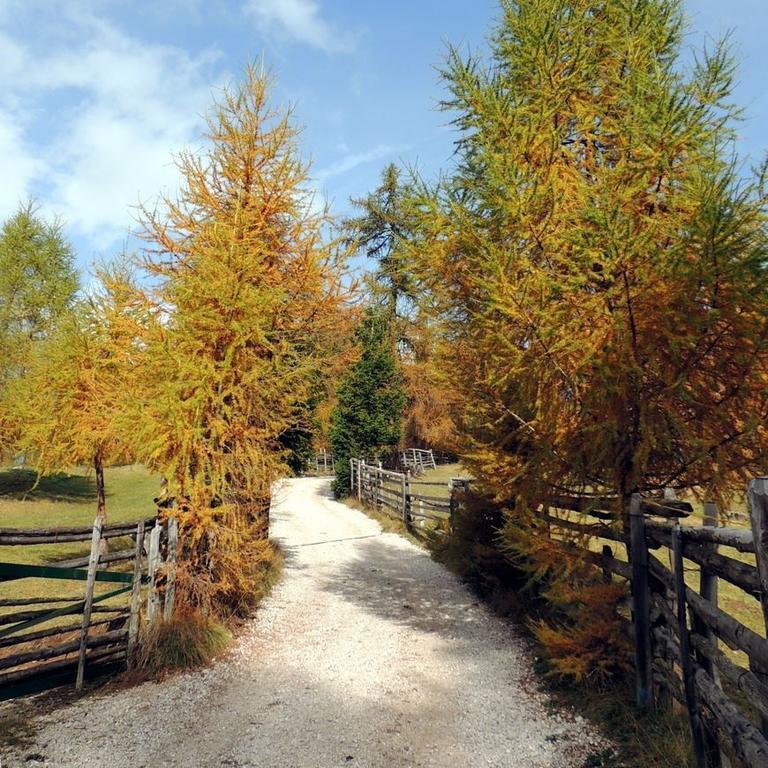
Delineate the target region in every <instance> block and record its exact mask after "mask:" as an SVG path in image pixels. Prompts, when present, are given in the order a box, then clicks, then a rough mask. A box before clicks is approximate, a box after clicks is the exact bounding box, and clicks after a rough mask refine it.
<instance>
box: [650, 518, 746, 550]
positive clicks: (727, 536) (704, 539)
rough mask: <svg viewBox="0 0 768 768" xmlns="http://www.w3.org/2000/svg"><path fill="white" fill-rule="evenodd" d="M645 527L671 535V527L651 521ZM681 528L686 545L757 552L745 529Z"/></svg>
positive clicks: (682, 526) (686, 526)
mask: <svg viewBox="0 0 768 768" xmlns="http://www.w3.org/2000/svg"><path fill="white" fill-rule="evenodd" d="M645 525H646V529H647V530H649V531H653V532H656V531H658V532H661V533H663V534H667V535H669V530H670V528H669V525H666V524H661V523H654V522H652V521H650V520H647V521H646V523H645ZM680 527H681V529H682V531H683V539H684V540H685V542H686V543H688V542H696V543H701V544H720V545H722V546H725V547H733V548H734V549H736V550H738V551H739V552H754V551H755V545H754V541H753V538H752V532H751V531H746V530H744V529H743V528H703V527H698V526H689V525H681V526H680Z"/></svg>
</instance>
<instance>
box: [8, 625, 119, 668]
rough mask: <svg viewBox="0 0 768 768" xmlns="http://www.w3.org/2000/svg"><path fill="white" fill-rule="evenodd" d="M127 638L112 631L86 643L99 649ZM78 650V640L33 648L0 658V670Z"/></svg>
mask: <svg viewBox="0 0 768 768" xmlns="http://www.w3.org/2000/svg"><path fill="white" fill-rule="evenodd" d="M127 636H128V633H127V631H126V630H124V629H118V630H114V631H112V632H104V633H103V634H101V635H94V636H93V637H89V638H88V641H87V647H88V648H101V647H102V646H105V645H113V644H115V643H119V642H122V641H123V640H125V638H126V637H127ZM79 649H80V639H79V638H76V639H74V640H70V641H68V642H66V643H59V644H58V645H49V646H46V647H44V648H35V649H34V650H31V651H25V652H24V653H16V654H13V655H11V656H3V657H1V658H0V669H11V668H12V667H19V666H21V665H22V664H29V663H31V662H33V661H46V660H48V659H55V658H56V657H57V656H66V655H67V654H68V653H74V652H75V651H77V650H79Z"/></svg>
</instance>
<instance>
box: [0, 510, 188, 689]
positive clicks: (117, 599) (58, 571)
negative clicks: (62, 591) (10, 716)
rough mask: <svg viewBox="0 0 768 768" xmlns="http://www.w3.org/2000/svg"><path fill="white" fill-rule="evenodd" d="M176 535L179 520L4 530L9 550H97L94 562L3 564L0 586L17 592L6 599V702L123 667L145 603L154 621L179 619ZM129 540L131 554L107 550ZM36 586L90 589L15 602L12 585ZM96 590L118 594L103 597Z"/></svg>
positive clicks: (1, 635)
mask: <svg viewBox="0 0 768 768" xmlns="http://www.w3.org/2000/svg"><path fill="white" fill-rule="evenodd" d="M177 536H178V534H177V523H176V520H175V519H174V518H169V519H168V520H166V521H160V520H159V519H158V518H150V519H148V520H144V521H141V522H139V523H118V524H114V525H106V524H104V522H103V520H102V518H100V517H97V518H96V520H95V522H94V524H93V526H92V527H80V528H49V529H44V530H41V529H37V530H32V529H27V528H0V546H2V547H8V546H12V547H14V548H15V547H34V546H36V545H40V544H60V543H68V544H69V543H72V542H83V543H85V542H89V541H90V544H91V546H90V554H89V555H88V556H85V557H78V558H75V559H70V560H66V561H60V562H57V563H54V564H48V565H40V564H33V563H16V562H14V563H10V562H0V583H3V584H10V585H11V589H8V588H5V589H3V592H2V594H3V595H4V596H3V597H2V598H0V700H3V699H9V698H15V697H17V696H21V695H25V694H28V693H33V692H36V691H40V690H45V689H48V688H53V687H57V686H59V685H66V684H67V683H71V682H74V684H75V685H76V687H77V688H81V687H82V685H83V682H84V680H85V678H86V676H95V675H98V674H103V673H106V672H108V671H111V670H114V669H117V668H119V667H120V666H121V665H124V664H125V662H126V659H127V658H128V654H129V653H130V652H131V650H132V648H133V646H134V644H135V643H136V640H137V637H138V632H139V625H140V620H141V615H142V603H143V602H144V601H146V609H145V611H144V613H145V615H146V617H147V619H148V620H149V621H154V620H156V619H157V618H159V617H160V616H161V615H164V616H166V617H168V616H170V615H171V613H172V612H173V605H174V599H175V579H176V549H177ZM124 538H125V539H129V540H130V543H131V546H130V547H128V548H126V549H123V550H118V551H115V552H108V551H107V546H106V543H107V542H108V541H109V540H111V539H117V540H120V539H124ZM33 551H34V550H33ZM0 557H2V555H1V554H0ZM120 568H124V570H118V569H120ZM29 579H35V580H41V579H45V580H46V584H45V588H46V589H48V588H49V586H48V580H54V581H56V582H57V583H58V582H59V581H65V582H76V583H82V582H85V584H84V589H83V591H82V592H81V593H80V594H76V595H67V596H60V595H54V594H35V595H32V596H24V591H25V590H17V594H16V596H14V593H13V589H12V585H14V583H16V584H21V583H24V584H29V582H28V581H27V580H29ZM97 584H98V585H101V584H109V585H110V586H111V588H110V589H108V590H107V591H105V592H98V593H97ZM143 586H144V587H146V589H144V590H143V589H142V587H143ZM42 591H43V590H40V592H42ZM5 595H10V596H9V597H5ZM121 598H123V599H122V600H121ZM126 599H127V602H126ZM69 617H72V618H73V619H74V621H72V622H69V621H67V618H69ZM78 619H79V620H78Z"/></svg>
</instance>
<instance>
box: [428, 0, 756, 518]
mask: <svg viewBox="0 0 768 768" xmlns="http://www.w3.org/2000/svg"><path fill="white" fill-rule="evenodd" d="M502 12H503V14H502V19H501V21H500V22H499V24H498V25H497V27H496V29H495V30H494V33H493V37H492V44H493V47H492V58H491V61H490V64H489V65H488V66H484V65H483V63H482V62H481V61H480V60H479V59H477V58H469V59H466V60H465V59H464V58H462V57H461V56H460V55H459V54H458V53H457V52H456V51H452V52H451V54H450V57H449V60H448V64H447V67H446V70H445V79H446V82H447V84H448V87H449V89H450V91H451V97H450V99H449V100H448V101H447V102H446V103H445V108H446V109H448V110H451V111H453V112H454V113H455V115H456V118H455V121H454V122H455V125H456V127H457V128H458V130H459V132H460V139H459V144H458V148H459V155H458V158H459V160H458V164H457V167H456V170H455V173H454V176H453V178H452V179H451V181H450V183H448V184H446V185H445V186H444V187H443V189H442V191H441V193H440V195H438V196H436V197H432V198H431V199H430V198H429V197H426V198H425V199H423V200H422V203H423V216H422V221H423V227H422V230H423V231H425V233H426V230H427V229H431V231H430V232H429V233H426V234H425V237H424V238H422V240H420V241H419V242H418V243H417V247H415V248H414V249H413V255H414V259H415V260H418V261H419V263H420V272H421V274H422V276H423V277H424V278H425V279H428V280H429V281H430V284H431V287H432V290H433V296H434V297H436V299H437V300H438V302H441V303H442V309H443V311H442V317H443V319H444V320H445V321H446V322H447V323H448V324H449V327H450V338H451V341H452V344H451V345H450V347H449V348H450V354H449V355H448V357H447V359H446V366H445V367H446V369H447V370H449V371H450V372H451V375H452V376H454V377H455V380H456V382H457V384H458V386H459V387H460V389H461V393H462V399H463V401H464V408H463V414H462V415H463V426H464V443H465V446H466V448H467V450H468V452H469V453H470V454H471V455H472V465H473V470H474V471H475V473H476V474H477V476H478V477H481V478H483V479H485V481H486V482H487V483H488V484H489V485H490V486H491V487H492V488H493V489H495V490H496V491H498V492H499V493H500V494H509V493H511V494H512V495H513V496H516V497H517V499H518V510H521V509H523V508H525V507H526V506H535V505H536V503H537V502H538V501H540V500H541V498H542V497H543V496H544V495H546V494H547V493H550V492H552V491H553V490H563V489H569V490H578V489H580V488H584V487H585V486H590V487H591V488H593V489H601V490H603V491H607V492H609V493H610V492H614V493H616V494H617V495H618V496H619V497H620V499H621V500H622V502H623V503H624V505H625V506H626V504H627V502H628V499H629V496H630V495H631V493H632V492H634V491H644V492H648V491H658V490H659V489H661V488H663V487H666V486H671V487H674V488H678V489H689V488H690V489H698V490H701V491H703V492H706V493H710V494H720V495H721V496H723V495H725V496H727V495H728V493H729V492H731V491H734V490H736V489H738V488H741V487H743V486H742V483H743V482H744V480H745V478H746V476H747V475H748V474H749V473H752V472H755V471H758V470H759V469H760V468H761V467H763V460H764V457H765V448H766V432H765V426H764V425H765V423H766V417H767V416H768V389H766V386H765V385H766V376H767V375H768V321H767V318H768V314H767V310H768V293H767V291H766V289H768V281H767V278H766V269H765V264H766V256H768V248H767V247H766V227H765V200H764V198H763V197H762V195H761V193H760V190H759V189H758V187H757V186H756V185H755V184H751V183H749V182H742V181H740V180H739V178H738V174H737V172H736V169H735V168H734V166H733V164H732V156H733V155H732V139H733V118H734V117H735V115H736V110H735V109H734V107H733V106H732V105H731V103H730V93H731V85H732V77H733V65H732V62H731V60H730V59H729V57H728V55H727V52H726V51H725V50H724V49H723V48H721V47H720V48H716V49H715V51H714V52H713V53H711V54H703V55H702V56H701V58H700V59H699V61H698V63H697V64H696V65H695V67H694V69H693V71H692V72H690V74H689V76H688V77H685V76H683V75H681V69H682V68H681V65H680V63H679V61H678V56H679V52H680V46H681V39H682V13H681V5H680V3H679V2H676V0H643V1H642V2H629V3H627V2H620V1H619V0H608V1H607V2H604V3H600V4H597V5H596V4H594V3H591V2H583V1H582V0H568V1H566V2H563V0H514V1H513V0H504V2H502ZM425 240H426V241H427V242H428V243H429V245H427V246H425V244H424V241H425Z"/></svg>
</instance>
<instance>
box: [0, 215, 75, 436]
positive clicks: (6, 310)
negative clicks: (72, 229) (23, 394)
mask: <svg viewBox="0 0 768 768" xmlns="http://www.w3.org/2000/svg"><path fill="white" fill-rule="evenodd" d="M77 289H78V278H77V272H76V270H75V266H74V256H73V253H72V248H71V247H70V245H69V243H67V241H66V239H65V238H64V235H63V232H62V228H61V225H60V224H59V223H58V222H54V223H49V222H46V221H44V220H43V219H42V218H41V217H40V216H39V214H38V212H37V209H36V207H35V206H34V205H33V204H32V203H27V204H25V205H22V206H21V207H20V208H19V210H18V212H17V213H16V214H15V215H14V216H12V217H11V218H10V219H9V220H8V221H6V222H5V224H3V226H2V229H0V396H1V395H2V390H3V389H4V388H5V387H6V386H7V385H8V383H9V381H10V380H11V379H13V377H15V376H18V375H19V374H20V373H21V372H22V371H23V369H24V364H25V357H26V356H27V354H28V353H29V351H30V348H31V345H32V343H33V342H34V341H36V340H38V339H41V338H43V337H44V336H45V334H46V333H47V332H49V331H50V330H51V329H52V328H53V327H54V326H55V324H56V321H57V320H58V319H59V317H61V315H62V313H64V312H65V311H66V310H67V309H68V308H69V307H70V306H71V305H72V302H73V300H74V296H75V293H76V292H77ZM12 421H13V419H12V418H11V416H10V415H9V414H8V413H6V416H5V417H4V416H3V413H2V412H0V449H2V448H3V446H4V444H6V445H7V443H9V442H10V441H11V440H12V438H13V435H12V427H11V422H12Z"/></svg>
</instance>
